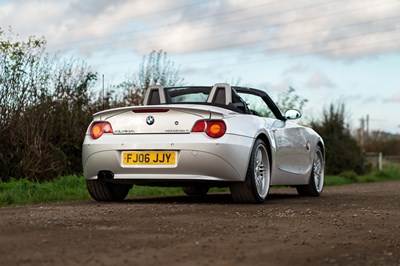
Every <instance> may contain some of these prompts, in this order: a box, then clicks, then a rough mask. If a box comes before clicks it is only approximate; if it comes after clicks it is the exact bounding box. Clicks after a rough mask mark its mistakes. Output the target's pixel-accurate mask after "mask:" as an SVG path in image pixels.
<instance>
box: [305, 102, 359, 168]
mask: <svg viewBox="0 0 400 266" xmlns="http://www.w3.org/2000/svg"><path fill="white" fill-rule="evenodd" d="M345 114H346V109H345V105H344V104H341V103H339V104H337V105H335V104H333V103H332V104H330V106H329V108H328V109H326V110H324V113H323V118H322V121H313V122H311V124H310V126H311V127H312V128H313V129H314V130H315V131H316V132H318V133H319V134H320V135H321V137H322V138H323V140H324V142H325V146H326V171H327V173H328V174H334V175H336V174H339V173H341V172H344V171H354V172H355V173H357V174H361V173H363V172H364V158H363V156H362V154H361V149H360V147H359V146H358V144H357V142H356V140H355V139H354V138H353V137H352V136H351V134H350V131H349V129H348V128H346V126H345Z"/></svg>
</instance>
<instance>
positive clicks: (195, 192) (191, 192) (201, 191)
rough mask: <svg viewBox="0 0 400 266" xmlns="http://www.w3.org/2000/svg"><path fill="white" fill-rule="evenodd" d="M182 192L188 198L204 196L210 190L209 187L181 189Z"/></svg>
mask: <svg viewBox="0 0 400 266" xmlns="http://www.w3.org/2000/svg"><path fill="white" fill-rule="evenodd" d="M182 190H183V192H185V194H186V195H188V196H204V195H206V194H207V193H208V191H209V190H210V188H209V187H192V186H190V187H182Z"/></svg>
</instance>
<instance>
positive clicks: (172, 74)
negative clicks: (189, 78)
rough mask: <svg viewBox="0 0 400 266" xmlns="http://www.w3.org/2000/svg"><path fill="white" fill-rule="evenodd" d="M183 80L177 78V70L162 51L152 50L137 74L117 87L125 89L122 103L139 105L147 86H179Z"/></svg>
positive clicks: (144, 57)
mask: <svg viewBox="0 0 400 266" xmlns="http://www.w3.org/2000/svg"><path fill="white" fill-rule="evenodd" d="M183 83H184V79H183V78H181V77H180V76H179V69H178V68H176V67H175V64H174V62H173V61H171V60H170V59H167V53H166V52H164V51H163V50H159V51H155V50H153V51H152V52H151V53H150V54H149V55H148V56H147V57H146V56H143V61H142V62H141V64H140V66H139V71H138V73H136V74H134V75H132V77H131V78H130V79H129V80H128V81H125V82H123V83H122V84H120V85H119V87H122V88H124V89H125V93H124V101H125V103H126V104H127V105H140V104H142V102H143V97H144V94H145V93H146V90H147V89H148V88H149V86H152V85H163V86H180V85H182V84H183Z"/></svg>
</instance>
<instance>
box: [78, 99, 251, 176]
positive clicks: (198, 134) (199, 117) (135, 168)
mask: <svg viewBox="0 0 400 266" xmlns="http://www.w3.org/2000/svg"><path fill="white" fill-rule="evenodd" d="M231 115H232V112H231V111H229V110H225V109H223V108H218V107H212V106H207V105H204V106H202V105H187V104H186V105H180V104H176V105H157V106H141V107H127V108H119V109H112V110H108V111H103V112H100V113H97V114H95V115H94V119H93V122H92V123H91V125H90V126H89V128H88V130H87V132H86V136H85V140H84V143H83V153H82V160H83V170H84V175H85V177H86V179H87V180H97V179H107V180H108V181H112V182H121V183H130V184H157V183H176V184H180V183H181V184H186V183H188V182H189V183H190V182H198V181H201V182H235V181H243V180H244V177H245V174H246V171H247V163H248V158H249V153H250V148H251V146H252V144H253V138H251V137H249V136H246V135H245V134H237V133H233V132H232V130H231V129H232V128H235V127H237V125H235V124H234V123H233V122H232V121H233V120H235V121H237V119H230V117H231Z"/></svg>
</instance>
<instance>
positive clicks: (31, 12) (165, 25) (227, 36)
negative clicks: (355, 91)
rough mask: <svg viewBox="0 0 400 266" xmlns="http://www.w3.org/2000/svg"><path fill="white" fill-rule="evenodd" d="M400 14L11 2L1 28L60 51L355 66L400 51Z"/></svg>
mask: <svg viewBox="0 0 400 266" xmlns="http://www.w3.org/2000/svg"><path fill="white" fill-rule="evenodd" d="M399 12H400V2H399V1H381V0H365V1H362V0H349V1H346V4H343V2H342V1H328V2H326V1H322V2H321V1H319V0H305V1H288V2H285V1H282V2H277V1H275V0H270V1H264V0H255V1H247V0H225V1H204V2H199V1H197V2H195V1H193V2H192V1H185V0H177V1H173V4H171V1H168V0H159V1H157V2H151V1H150V2H149V1H147V0H138V1H129V0H116V1H107V0H101V1H98V0H97V1H95V0H88V1H78V0H66V1H50V0H31V1H22V0H15V1H7V2H3V3H2V4H0V25H11V26H12V27H13V28H14V29H15V32H16V33H19V34H20V35H21V36H28V35H39V36H42V35H44V36H45V37H46V38H47V39H48V41H49V46H51V45H54V44H58V46H55V48H53V49H60V50H62V51H66V50H69V49H81V50H82V51H86V52H87V51H88V50H97V49H109V50H116V49H119V48H124V49H126V48H128V47H129V48H130V49H134V50H136V51H138V52H140V53H147V52H148V51H150V50H152V49H164V50H166V51H168V52H170V53H193V52H204V51H220V50H233V49H235V50H239V49H240V50H242V51H243V50H245V51H248V52H250V53H259V52H260V51H263V50H264V51H266V52H267V53H268V54H269V55H274V54H280V55H299V54H317V55H323V56H330V57H335V58H358V57H365V56H369V55H371V54H382V53H390V52H396V51H400V46H399V45H398V43H399V41H400V40H398V39H397V40H396V36H399V33H400V18H399V17H398V14H399ZM21 18H22V19H21ZM118 34H120V35H118ZM116 35H118V36H116ZM99 38H102V39H99ZM91 40H92V41H91ZM61 44H64V45H61ZM102 44H103V45H102ZM50 48H51V47H50Z"/></svg>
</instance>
